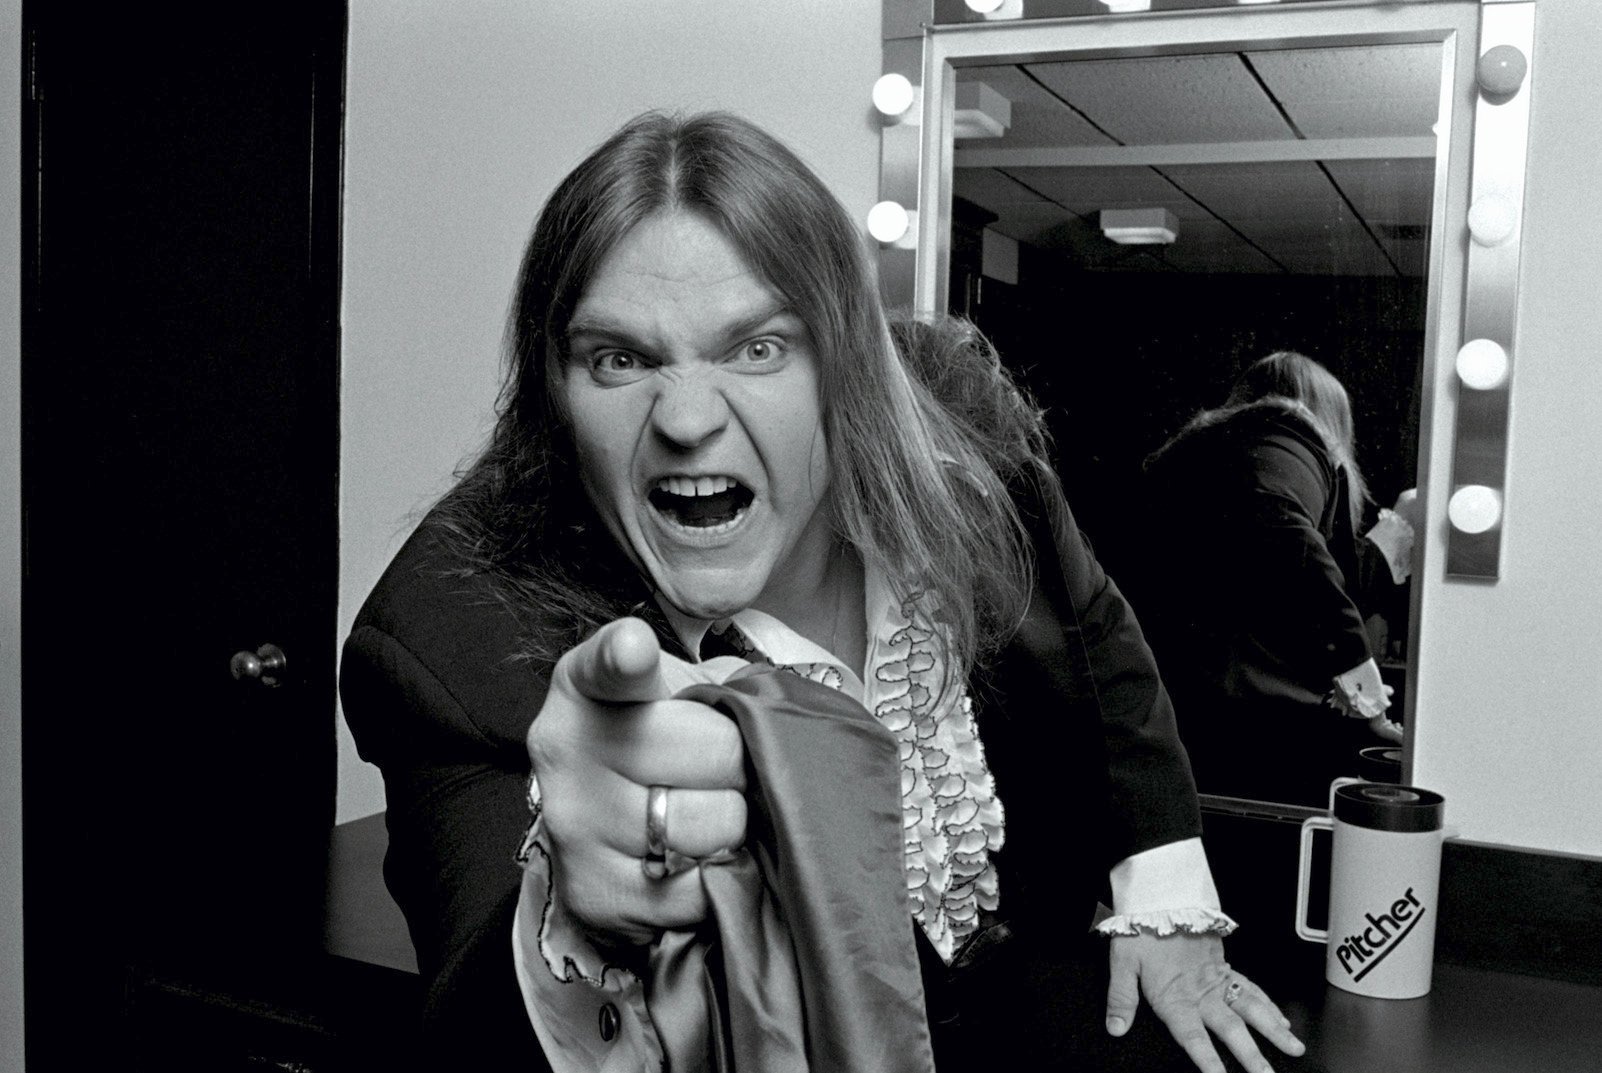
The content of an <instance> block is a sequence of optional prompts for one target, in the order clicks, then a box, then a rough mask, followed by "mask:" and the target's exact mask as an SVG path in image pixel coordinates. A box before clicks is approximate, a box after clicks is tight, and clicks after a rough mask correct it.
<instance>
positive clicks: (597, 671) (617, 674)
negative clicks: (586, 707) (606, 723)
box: [561, 618, 667, 704]
mask: <svg viewBox="0 0 1602 1073" xmlns="http://www.w3.org/2000/svg"><path fill="white" fill-rule="evenodd" d="M661 658H662V646H661V645H660V644H659V643H658V642H657V639H656V634H655V633H654V632H653V631H652V630H651V627H650V626H648V625H647V624H646V623H645V622H644V621H643V620H641V619H637V618H620V619H618V620H616V621H615V622H608V623H607V624H606V625H605V626H602V627H601V628H600V629H598V630H596V631H595V632H594V633H593V634H591V635H590V636H589V637H588V638H586V639H585V640H584V641H581V642H580V643H579V644H578V645H576V646H575V647H574V648H573V649H572V650H571V651H569V652H568V653H567V655H565V656H563V657H562V661H561V662H562V665H563V666H565V667H566V669H567V677H568V681H569V682H570V683H571V684H572V687H573V690H574V692H576V693H578V694H579V695H580V696H582V697H586V698H588V699H590V700H595V701H601V702H603V703H609V704H634V703H640V702H642V701H650V700H662V699H664V698H665V697H666V696H667V689H666V687H665V686H664V685H663V684H662V675H661V671H660V669H659V668H660V664H661Z"/></svg>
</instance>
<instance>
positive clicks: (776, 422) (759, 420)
mask: <svg viewBox="0 0 1602 1073" xmlns="http://www.w3.org/2000/svg"><path fill="white" fill-rule="evenodd" d="M567 343H568V357H567V360H566V363H565V367H564V369H563V372H562V381H561V385H560V388H559V390H560V391H561V393H562V398H563V401H564V403H565V405H566V409H567V413H568V415H569V419H570V420H571V421H572V426H573V437H574V441H575V443H576V444H577V447H578V456H579V466H580V471H581V473H582V474H583V478H584V483H585V487H586V489H587V491H588V493H589V496H590V500H591V502H592V503H593V504H594V505H595V508H596V510H597V511H598V512H599V513H600V515H601V517H602V518H603V519H604V520H605V521H606V525H607V528H608V529H610V530H611V532H612V535H613V537H614V539H616V540H617V541H618V543H619V544H620V545H621V546H622V547H623V548H624V549H625V550H627V551H628V552H629V553H630V555H631V556H632V558H633V559H634V560H635V562H636V563H638V564H639V566H640V567H641V568H642V569H643V570H644V571H645V572H646V573H647V574H648V575H649V576H650V578H651V580H652V581H653V582H654V583H655V586H656V588H657V590H658V592H659V594H660V596H661V597H662V598H663V599H665V600H666V602H668V603H669V604H671V605H672V606H673V607H675V608H677V609H678V610H679V611H680V612H682V613H683V614H685V615H688V616H690V617H692V618H696V619H702V620H712V619H718V618H723V617H726V616H728V615H731V614H733V613H734V612H736V611H739V610H742V609H744V608H746V607H750V606H752V605H754V604H758V603H759V602H760V599H761V597H762V594H763V593H764V591H767V590H768V589H769V586H770V583H771V582H772V581H773V579H775V578H782V577H785V576H787V575H788V574H790V573H791V572H793V571H809V572H810V571H821V570H822V568H823V565H824V563H825V562H826V560H827V557H828V551H829V545H830V527H829V523H828V518H827V513H828V512H827V511H826V510H824V509H820V508H821V507H822V506H823V503H824V500H825V496H826V494H827V492H828V487H829V469H828V451H827V448H826V446H825V444H824V437H823V414H822V409H821V404H820V400H819V363H818V357H817V355H816V354H815V353H814V352H813V349H812V347H813V343H812V340H811V338H810V335H809V333H808V331H807V329H806V326H805V325H804V324H803V323H802V322H801V320H800V318H799V317H797V316H796V315H795V314H794V313H793V312H792V311H791V310H790V309H789V308H788V304H787V303H786V301H785V299H784V297H783V296H782V295H780V294H779V293H778V292H777V291H775V290H774V289H773V288H772V287H770V286H769V285H768V284H767V283H766V282H765V281H764V280H763V279H762V278H761V277H759V276H757V275H756V274H755V273H753V272H752V271H751V270H750V268H749V267H748V266H747V265H746V263H745V259H744V258H743V257H742V256H741V255H740V254H739V252H738V251H737V250H736V249H735V248H734V247H733V245H731V244H730V243H729V241H728V240H727V239H725V238H724V237H723V235H722V234H721V233H720V232H719V231H718V230H717V229H716V228H715V227H713V226H712V225H711V224H710V223H708V222H707V221H706V220H704V219H703V218H702V217H700V216H698V215H696V214H694V213H689V212H664V213H659V214H657V215H655V216H651V217H649V218H647V219H646V220H644V221H643V222H641V223H640V224H638V225H637V226H636V227H635V228H634V230H632V231H631V232H629V233H628V234H627V235H626V236H624V238H623V240H622V241H621V242H619V243H618V244H617V246H616V247H614V248H613V249H612V251H611V252H610V253H609V254H608V255H607V257H606V258H605V259H604V260H603V261H602V262H601V265H600V267H599V269H598V270H597V271H596V273H595V275H594V276H593V277H592V278H591V279H590V282H589V286H588V287H587V288H586V290H585V291H584V294H583V297H582V298H581V299H580V301H579V304H578V308H577V309H576V310H575V311H574V314H573V317H572V320H571V321H570V323H569V325H568V334H567Z"/></svg>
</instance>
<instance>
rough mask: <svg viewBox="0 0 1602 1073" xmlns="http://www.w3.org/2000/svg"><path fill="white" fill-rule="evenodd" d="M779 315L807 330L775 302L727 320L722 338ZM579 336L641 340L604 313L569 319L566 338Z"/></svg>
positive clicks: (624, 341)
mask: <svg viewBox="0 0 1602 1073" xmlns="http://www.w3.org/2000/svg"><path fill="white" fill-rule="evenodd" d="M781 317H789V318H791V319H793V320H795V321H796V322H797V324H798V325H799V326H800V328H801V331H803V332H805V331H807V327H806V324H805V322H803V321H802V320H801V317H800V315H799V314H798V313H796V311H795V310H794V309H792V308H791V307H790V306H789V305H787V304H784V303H778V304H775V305H773V306H771V307H769V308H767V309H763V310H760V311H758V312H757V313H754V314H752V315H751V316H749V317H744V318H742V319H740V320H737V321H735V322H734V323H733V324H730V325H729V326H728V327H727V328H726V329H724V332H723V336H724V340H725V341H726V342H734V341H735V340H737V339H741V338H743V337H745V336H747V335H750V334H752V333H753V332H755V331H756V330H757V329H758V328H761V327H763V326H764V325H766V324H768V323H769V322H770V321H774V320H778V319H779V318H781ZM580 336H598V337H600V338H601V339H604V340H608V341H610V342H614V343H618V344H624V345H632V346H639V345H640V344H641V342H642V341H641V339H640V338H639V337H638V336H636V335H635V334H634V332H633V331H631V330H630V329H629V328H626V327H624V326H623V325H621V324H618V323H616V322H615V321H612V320H610V319H608V318H606V317H604V316H601V317H595V316H578V317H574V318H573V319H572V320H571V321H569V322H568V325H567V333H566V338H567V341H568V342H569V343H572V341H573V340H574V339H576V338H579V337H580Z"/></svg>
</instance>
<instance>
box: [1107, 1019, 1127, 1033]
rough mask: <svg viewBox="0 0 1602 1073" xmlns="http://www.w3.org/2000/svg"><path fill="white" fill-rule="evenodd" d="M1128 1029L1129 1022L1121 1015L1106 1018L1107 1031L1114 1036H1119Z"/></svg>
mask: <svg viewBox="0 0 1602 1073" xmlns="http://www.w3.org/2000/svg"><path fill="white" fill-rule="evenodd" d="M1128 1029H1129V1022H1128V1021H1126V1020H1124V1019H1123V1018H1122V1017H1109V1018H1107V1031H1108V1032H1110V1033H1112V1034H1113V1035H1115V1036H1121V1035H1123V1034H1124V1033H1125V1032H1126V1031H1128Z"/></svg>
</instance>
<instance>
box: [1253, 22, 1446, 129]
mask: <svg viewBox="0 0 1602 1073" xmlns="http://www.w3.org/2000/svg"><path fill="white" fill-rule="evenodd" d="M1248 55H1249V57H1250V60H1251V63H1252V66H1253V67H1255V68H1256V69H1257V73H1258V74H1259V75H1260V76H1261V77H1262V79H1263V82H1264V83H1265V84H1266V85H1267V86H1268V88H1269V90H1270V91H1271V92H1272V93H1273V94H1274V96H1275V97H1276V98H1277V99H1278V100H1279V102H1280V104H1281V105H1283V106H1284V108H1285V111H1286V113H1287V114H1289V116H1290V117H1291V119H1292V121H1294V122H1295V124H1296V126H1297V128H1298V129H1299V130H1300V131H1301V132H1302V134H1303V135H1305V136H1306V137H1308V138H1342V137H1381V136H1405V135H1423V134H1428V133H1430V127H1431V125H1433V124H1434V123H1435V121H1436V119H1437V118H1438V117H1439V114H1440V77H1441V47H1440V46H1439V45H1435V44H1417V45H1373V46H1367V47H1363V48H1315V49H1293V50H1286V51H1279V52H1253V53H1249V54H1248Z"/></svg>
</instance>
